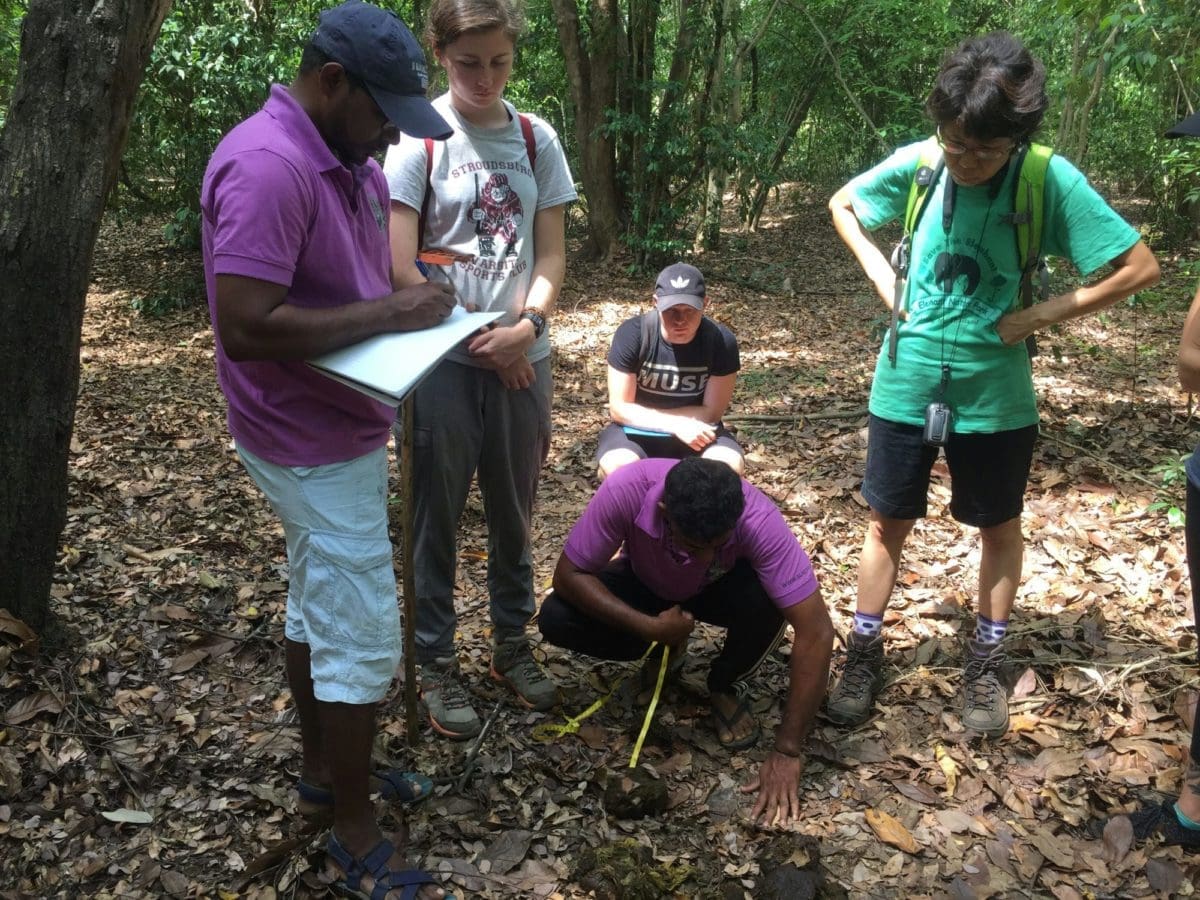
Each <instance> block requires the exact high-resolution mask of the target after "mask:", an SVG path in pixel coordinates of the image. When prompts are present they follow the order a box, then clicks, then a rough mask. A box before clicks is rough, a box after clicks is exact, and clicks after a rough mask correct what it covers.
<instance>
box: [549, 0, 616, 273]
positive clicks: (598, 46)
mask: <svg viewBox="0 0 1200 900" xmlns="http://www.w3.org/2000/svg"><path fill="white" fill-rule="evenodd" d="M553 3H554V18H555V21H556V23H557V25H558V37H559V41H560V43H561V44H562V49H563V58H564V60H565V62H566V69H567V78H568V79H569V81H570V83H571V99H572V100H573V101H574V103H575V136H576V139H577V140H578V142H579V167H580V170H581V171H580V173H579V178H580V180H581V181H582V182H583V192H584V195H585V196H586V199H587V219H588V240H587V244H586V245H585V246H584V250H583V255H584V256H585V257H587V258H590V259H607V258H608V257H610V256H612V255H613V254H614V253H615V252H616V251H617V248H618V247H619V245H620V235H621V215H620V212H621V208H620V201H619V200H618V195H617V179H616V152H615V145H614V143H613V139H612V136H611V135H609V134H608V133H607V132H606V129H605V115H606V112H607V110H609V109H612V108H615V103H616V65H615V61H616V54H617V47H618V45H619V36H620V28H621V23H620V19H619V16H618V10H617V0H594V2H592V3H591V4H590V18H589V21H588V26H589V28H588V31H589V34H590V42H589V43H590V48H589V47H585V46H584V42H583V36H582V33H581V31H580V27H579V6H578V4H577V3H576V0H553Z"/></svg>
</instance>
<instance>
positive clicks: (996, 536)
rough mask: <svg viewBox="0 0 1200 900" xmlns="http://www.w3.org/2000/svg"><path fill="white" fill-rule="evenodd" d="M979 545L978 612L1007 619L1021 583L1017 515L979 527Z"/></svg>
mask: <svg viewBox="0 0 1200 900" xmlns="http://www.w3.org/2000/svg"><path fill="white" fill-rule="evenodd" d="M979 536H980V538H982V541H983V548H982V551H981V553H980V558H979V612H980V614H981V615H983V616H984V617H986V618H988V619H991V620H992V621H993V622H1007V621H1008V618H1009V616H1010V615H1011V614H1012V608H1013V603H1014V602H1015V601H1016V599H1017V586H1018V585H1019V584H1020V583H1021V560H1022V558H1023V556H1024V553H1025V540H1024V538H1023V537H1022V535H1021V518H1020V516H1017V517H1015V518H1012V519H1009V520H1008V521H1007V522H1002V523H1001V524H999V525H993V526H991V527H989V528H980V529H979Z"/></svg>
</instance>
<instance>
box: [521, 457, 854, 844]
mask: <svg viewBox="0 0 1200 900" xmlns="http://www.w3.org/2000/svg"><path fill="white" fill-rule="evenodd" d="M622 546H623V547H624V550H623V552H622V553H621V556H620V558H618V559H617V560H615V561H614V560H613V555H614V554H615V553H616V552H617V550H618V549H620V548H622ZM697 620H699V621H701V622H707V623H708V624H710V625H716V626H718V627H720V628H724V629H726V632H727V633H726V636H725V643H724V645H723V646H722V648H721V651H720V653H719V654H718V655H717V657H716V659H715V660H713V664H712V667H711V668H710V669H709V674H708V690H709V695H710V697H711V701H712V718H713V724H714V727H715V729H716V732H717V737H718V739H719V740H720V742H721V743H722V745H724V746H725V747H727V748H729V749H731V750H735V749H742V748H745V747H748V746H750V745H752V744H753V743H755V742H756V741H757V740H758V737H759V726H758V723H757V722H756V721H755V720H754V717H753V715H752V713H751V710H750V700H749V698H748V696H747V694H746V687H745V680H746V679H747V678H749V677H750V676H751V675H752V674H753V673H754V671H755V670H756V669H757V668H758V666H759V664H760V663H761V662H762V661H763V660H764V659H765V658H766V656H767V654H769V653H770V652H771V651H772V650H773V649H774V648H775V647H776V645H777V644H778V643H779V641H780V640H781V639H782V638H783V635H784V632H785V631H786V629H787V626H788V625H791V626H792V631H793V632H794V639H793V644H792V654H791V664H790V673H791V684H790V687H789V689H788V696H787V700H786V701H785V703H784V708H783V721H782V723H781V724H780V725H779V728H778V729H777V730H776V732H775V744H774V747H773V749H772V751H771V752H770V753H769V754H768V755H767V758H766V759H765V760H764V761H763V764H762V766H761V767H760V768H759V771H758V774H757V775H756V776H755V778H754V779H753V780H752V781H750V783H748V784H747V785H746V786H745V787H744V788H743V790H744V791H746V792H747V793H749V792H753V791H758V792H759V796H758V800H757V802H756V803H755V806H754V810H753V812H752V816H753V818H755V819H761V820H762V821H765V822H767V823H773V822H777V821H779V822H789V821H791V820H793V819H796V818H798V817H799V814H800V798H799V795H798V792H797V791H798V787H799V783H800V774H801V772H802V771H803V768H804V762H803V756H802V755H801V747H802V745H803V742H804V738H805V737H806V736H807V734H808V732H809V729H810V728H811V727H812V722H813V717H814V716H815V714H816V712H817V708H818V707H819V706H820V705H821V700H822V699H823V698H824V696H825V688H826V684H827V682H828V678H829V657H830V654H831V653H832V650H833V625H832V623H831V622H830V621H829V613H828V611H827V610H826V608H825V602H824V601H823V600H822V599H821V593H820V589H819V588H818V586H817V580H816V577H815V576H814V574H813V571H812V565H811V564H810V563H809V559H808V555H807V554H806V553H805V552H804V549H803V548H802V547H801V546H800V544H799V543H798V542H797V541H796V538H795V536H794V535H793V534H792V532H791V529H790V528H788V526H787V523H786V522H785V521H784V519H783V516H782V515H781V514H780V512H779V510H778V509H777V508H776V507H775V504H774V503H772V502H771V500H770V498H768V497H767V496H766V495H765V494H763V493H762V491H760V490H758V489H757V488H756V487H754V486H753V485H751V484H749V483H748V482H746V481H743V480H742V479H741V478H739V477H738V476H737V474H736V473H734V471H733V470H732V469H730V468H729V466H727V465H725V464H724V463H721V462H717V461H715V460H711V459H704V458H699V457H695V458H690V459H685V460H682V461H679V462H677V461H675V460H670V459H646V460H641V461H639V462H636V463H632V464H630V465H628V466H625V467H622V468H621V469H619V470H617V471H616V472H614V473H613V474H612V475H610V476H609V477H608V479H607V480H606V481H605V482H604V483H603V484H602V485H601V486H600V489H599V490H598V491H597V492H596V495H595V497H593V498H592V500H591V502H590V503H589V504H588V506H587V509H586V510H584V513H583V515H582V516H581V517H580V519H579V521H578V522H576V523H575V527H574V528H572V529H571V533H570V535H569V536H568V537H567V543H566V546H565V547H564V548H563V552H562V555H561V556H560V557H559V560H558V566H557V568H556V569H555V570H554V591H553V593H551V594H550V596H549V597H547V598H546V601H545V602H544V603H543V604H542V609H541V613H540V615H539V617H538V622H539V625H540V627H541V630H542V635H543V636H544V637H545V638H546V640H548V641H550V642H551V643H552V644H556V645H558V646H560V647H564V648H566V649H568V650H574V651H576V652H579V653H586V654H588V655H590V656H595V657H599V658H601V659H630V660H632V659H637V658H638V657H640V656H641V655H642V654H643V653H645V652H646V648H647V647H648V646H649V645H650V643H651V642H658V643H659V644H662V645H664V646H666V647H669V648H670V651H671V652H670V656H669V660H670V662H669V665H670V670H669V671H670V673H671V674H674V675H676V676H677V675H678V674H679V671H680V670H681V669H682V661H683V653H684V651H685V649H686V645H687V639H688V635H689V634H691V631H692V628H693V627H694V626H695V623H696V621H697ZM660 659H661V657H659V656H657V654H651V657H650V660H649V661H648V662H647V663H646V665H645V667H644V668H643V673H644V675H643V684H653V678H651V677H647V676H651V675H653V676H657V672H658V668H659V660H660Z"/></svg>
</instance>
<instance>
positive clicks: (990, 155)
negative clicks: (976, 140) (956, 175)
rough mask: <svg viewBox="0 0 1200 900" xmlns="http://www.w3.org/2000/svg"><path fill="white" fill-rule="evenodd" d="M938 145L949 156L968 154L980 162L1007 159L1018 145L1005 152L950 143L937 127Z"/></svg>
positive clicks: (1009, 146) (1008, 147)
mask: <svg viewBox="0 0 1200 900" xmlns="http://www.w3.org/2000/svg"><path fill="white" fill-rule="evenodd" d="M937 143H938V146H939V147H941V148H942V152H943V153H945V154H946V155H947V156H966V155H967V154H968V153H969V154H971V156H973V157H975V159H977V160H979V161H980V162H995V161H996V160H998V159H1005V158H1007V157H1008V156H1009V155H1011V154H1012V152H1013V149H1014V148H1015V147H1016V144H1009V145H1008V146H1007V147H1005V148H1004V149H1003V150H992V149H988V148H981V147H968V146H967V145H966V144H960V143H958V142H957V141H948V140H946V139H945V138H944V137H942V126H941V125H939V126H938V127H937Z"/></svg>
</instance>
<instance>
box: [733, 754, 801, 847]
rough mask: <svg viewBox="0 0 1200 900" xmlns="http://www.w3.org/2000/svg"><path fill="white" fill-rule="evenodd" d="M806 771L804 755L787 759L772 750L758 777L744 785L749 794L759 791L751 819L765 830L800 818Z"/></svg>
mask: <svg viewBox="0 0 1200 900" xmlns="http://www.w3.org/2000/svg"><path fill="white" fill-rule="evenodd" d="M803 772H804V757H803V756H788V755H787V754H784V753H779V752H777V751H774V750H772V751H771V752H770V753H768V754H767V758H766V759H764V760H763V763H762V765H761V766H759V767H758V774H757V775H755V776H754V780H753V781H751V782H750V783H749V784H746V785H743V786H742V792H743V793H746V794H750V793H754V792H755V791H757V792H758V799H757V800H756V801H755V803H754V809H752V810H751V811H750V819H751V821H752V822H754V824H756V825H761V826H763V827H764V828H771V827H773V826H775V825H787V824H789V823H791V822H795V821H797V820H798V819H799V818H800V794H799V791H800V776H801V775H802V774H803Z"/></svg>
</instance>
